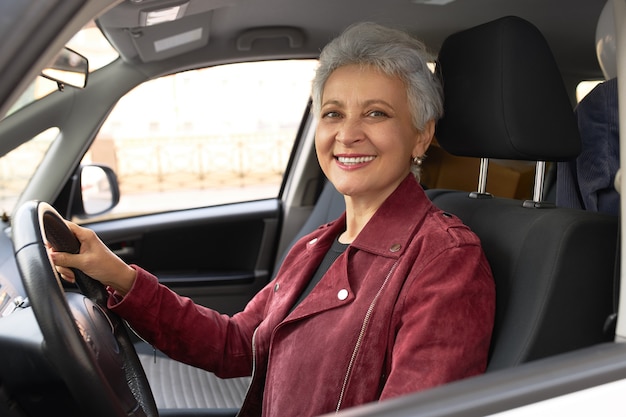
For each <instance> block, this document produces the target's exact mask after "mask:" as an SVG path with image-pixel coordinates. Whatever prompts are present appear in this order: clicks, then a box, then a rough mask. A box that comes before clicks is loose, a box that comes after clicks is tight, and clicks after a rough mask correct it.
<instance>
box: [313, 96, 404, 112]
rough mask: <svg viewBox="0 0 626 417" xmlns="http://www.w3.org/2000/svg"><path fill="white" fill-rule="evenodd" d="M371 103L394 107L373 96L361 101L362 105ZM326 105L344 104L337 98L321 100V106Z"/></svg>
mask: <svg viewBox="0 0 626 417" xmlns="http://www.w3.org/2000/svg"><path fill="white" fill-rule="evenodd" d="M372 104H382V105H384V106H386V107H389V108H390V109H393V108H394V107H393V106H392V105H391V104H389V103H388V102H387V101H385V100H382V99H377V98H375V99H370V100H365V101H364V102H363V105H364V106H370V105H372ZM327 105H335V106H340V107H341V106H343V105H344V104H343V102H341V101H340V100H337V99H332V100H328V101H325V102H323V103H322V107H324V106H327Z"/></svg>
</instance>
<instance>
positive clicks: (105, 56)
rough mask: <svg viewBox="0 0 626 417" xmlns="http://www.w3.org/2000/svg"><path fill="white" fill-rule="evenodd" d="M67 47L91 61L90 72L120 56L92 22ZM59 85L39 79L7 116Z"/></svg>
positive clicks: (42, 78)
mask: <svg viewBox="0 0 626 417" xmlns="http://www.w3.org/2000/svg"><path fill="white" fill-rule="evenodd" d="M67 47H68V48H70V49H73V50H75V51H77V52H79V53H80V54H81V55H83V56H85V57H86V58H87V59H88V60H89V72H93V71H96V70H97V69H99V68H102V67H104V66H105V65H107V64H109V63H110V62H113V61H114V60H116V59H117V58H118V57H119V55H118V53H117V51H116V50H115V49H113V47H112V46H111V44H110V43H109V41H107V39H106V38H105V37H104V35H103V34H102V32H101V31H100V29H99V28H98V27H97V26H96V24H95V23H94V21H93V20H92V21H90V22H89V23H88V24H86V25H85V26H84V27H83V29H81V30H80V32H78V33H77V34H76V35H74V37H73V38H72V39H71V40H70V41H69V42H68V43H67ZM57 88H58V87H57V83H56V82H54V81H51V80H49V79H46V78H44V77H37V78H35V80H33V82H32V84H31V85H30V86H29V87H28V88H27V89H26V91H25V92H24V93H23V94H22V96H21V97H20V98H19V99H18V100H17V102H16V103H15V104H14V105H13V107H12V108H11V110H9V112H8V113H7V116H8V115H10V114H12V113H15V112H16V111H18V110H19V109H21V108H22V107H25V106H27V105H28V104H30V103H32V102H34V101H37V100H39V99H41V98H42V97H45V96H47V95H48V94H50V93H52V92H53V91H56V90H57Z"/></svg>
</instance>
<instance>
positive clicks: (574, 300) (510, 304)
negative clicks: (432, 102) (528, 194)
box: [427, 18, 618, 370]
mask: <svg viewBox="0 0 626 417" xmlns="http://www.w3.org/2000/svg"><path fill="white" fill-rule="evenodd" d="M439 59H440V66H441V70H442V71H441V73H442V77H443V82H444V95H445V102H446V116H445V118H444V119H442V120H441V122H440V123H439V125H438V128H437V135H438V140H439V143H440V145H441V146H442V147H443V148H444V149H445V150H447V151H449V152H451V153H456V154H458V155H462V156H474V157H487V158H490V157H491V158H494V157H495V158H507V159H517V160H528V159H536V160H543V161H546V160H547V161H550V160H561V159H565V158H568V157H570V156H572V155H576V154H577V153H578V151H579V147H580V137H579V136H578V131H577V126H576V121H575V118H574V116H573V111H572V108H571V106H570V105H569V102H568V96H567V94H566V91H565V89H564V88H563V84H562V81H561V79H560V77H559V74H558V71H556V67H555V65H554V59H553V58H552V56H551V54H550V51H549V48H548V47H547V44H546V42H545V40H544V39H543V37H542V35H541V34H540V33H539V32H538V31H537V29H535V28H534V27H533V26H532V25H531V24H530V23H528V22H526V21H524V20H521V19H519V18H504V19H499V20H496V21H494V22H491V23H487V24H485V25H481V26H479V27H477V28H474V29H469V30H467V31H465V32H460V33H458V34H455V35H453V36H451V37H450V39H449V40H448V41H446V42H445V43H444V45H443V46H442V49H441V53H440V58H439ZM427 194H428V195H429V197H430V198H431V199H432V201H433V202H434V203H435V204H436V205H437V206H439V207H440V208H442V209H444V210H446V211H449V212H451V213H454V214H455V215H457V216H459V217H460V218H461V219H462V220H463V221H464V222H465V223H466V224H467V225H468V226H469V227H470V228H472V230H474V232H475V233H476V234H477V235H478V236H479V237H480V239H481V242H482V245H483V247H484V250H485V253H486V255H487V258H488V260H489V262H490V264H491V267H492V269H493V273H494V279H495V281H496V293H497V294H496V304H497V306H496V323H495V328H494V334H493V339H492V347H491V348H492V353H491V359H490V363H489V368H488V369H489V370H494V369H501V368H506V367H510V366H514V365H517V364H520V363H523V362H527V361H530V360H533V359H538V358H542V357H545V356H548V355H553V354H557V353H561V352H566V351H569V350H573V349H577V348H581V347H585V346H589V345H592V344H595V343H600V342H604V341H608V340H612V337H613V335H611V334H607V333H606V332H605V331H604V323H605V320H606V319H607V318H608V316H609V315H610V314H611V312H612V307H613V269H614V259H615V253H616V250H615V248H616V243H617V237H618V235H617V219H616V218H615V217H612V216H608V215H602V214H598V213H591V212H585V211H582V210H576V209H567V208H555V207H546V206H542V207H543V208H538V206H537V205H528V207H525V206H524V205H523V202H522V201H520V200H513V199H505V198H471V197H470V195H468V193H467V192H461V191H450V190H429V191H428V192H427ZM483 197H485V196H483Z"/></svg>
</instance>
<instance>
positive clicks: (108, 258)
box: [49, 222, 136, 295]
mask: <svg viewBox="0 0 626 417" xmlns="http://www.w3.org/2000/svg"><path fill="white" fill-rule="evenodd" d="M66 224H67V226H68V227H69V228H70V230H71V231H72V233H74V235H75V236H76V238H77V239H78V241H79V242H80V252H79V253H77V254H71V253H67V252H55V251H54V250H53V249H52V248H50V249H49V252H50V258H51V259H52V262H53V263H54V265H55V266H56V268H57V271H58V272H59V274H61V277H62V278H63V279H65V280H66V281H69V282H74V281H75V277H74V272H73V271H72V269H71V268H74V269H78V270H80V271H82V272H83V273H85V274H87V275H89V276H90V277H91V278H93V279H95V280H98V281H100V282H101V283H102V284H104V285H107V286H110V287H112V288H113V289H115V290H116V291H117V292H119V293H121V294H122V295H126V293H128V291H130V289H131V287H132V286H133V283H134V282H135V277H136V272H135V270H134V269H133V268H131V267H130V266H129V265H127V264H126V263H125V262H124V261H123V260H121V259H120V258H119V257H118V256H117V255H115V254H114V253H113V252H111V250H110V249H109V248H108V247H107V246H106V245H105V244H104V243H102V241H101V240H100V238H98V236H97V235H96V233H95V232H94V231H93V230H90V229H87V228H84V227H80V226H78V225H76V224H74V223H71V222H66Z"/></svg>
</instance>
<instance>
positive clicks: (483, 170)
mask: <svg viewBox="0 0 626 417" xmlns="http://www.w3.org/2000/svg"><path fill="white" fill-rule="evenodd" d="M488 168H489V158H480V170H479V171H478V191H473V192H471V193H470V194H469V197H470V198H492V197H493V196H492V195H491V194H489V193H488V192H487V171H488Z"/></svg>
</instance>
